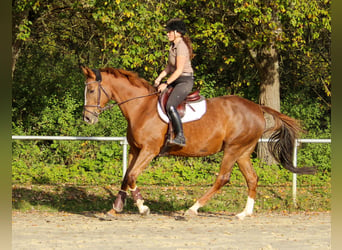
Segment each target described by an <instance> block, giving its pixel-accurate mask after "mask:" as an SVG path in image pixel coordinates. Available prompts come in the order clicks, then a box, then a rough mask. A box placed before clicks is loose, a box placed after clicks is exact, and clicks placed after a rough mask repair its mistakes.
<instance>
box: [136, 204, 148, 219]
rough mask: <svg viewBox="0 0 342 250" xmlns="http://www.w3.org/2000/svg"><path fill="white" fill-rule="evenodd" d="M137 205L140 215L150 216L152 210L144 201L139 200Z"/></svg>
mask: <svg viewBox="0 0 342 250" xmlns="http://www.w3.org/2000/svg"><path fill="white" fill-rule="evenodd" d="M136 204H137V207H138V209H139V213H140V214H142V215H148V214H150V209H149V207H148V206H145V205H144V200H137V202H136Z"/></svg>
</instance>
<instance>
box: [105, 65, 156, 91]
mask: <svg viewBox="0 0 342 250" xmlns="http://www.w3.org/2000/svg"><path fill="white" fill-rule="evenodd" d="M100 71H101V72H106V73H109V74H112V75H113V76H114V77H115V78H119V77H126V78H127V79H128V81H129V82H130V83H131V84H132V85H133V86H136V87H141V86H143V87H145V88H146V89H147V90H148V91H149V92H150V93H153V92H155V91H156V89H155V88H154V87H153V86H152V85H150V84H149V83H148V82H147V81H146V80H145V79H143V78H140V77H139V76H138V74H137V73H135V72H132V71H127V70H124V69H115V68H103V69H100Z"/></svg>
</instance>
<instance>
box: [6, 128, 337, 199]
mask: <svg viewBox="0 0 342 250" xmlns="http://www.w3.org/2000/svg"><path fill="white" fill-rule="evenodd" d="M12 140H58V141H82V140H83V141H120V143H121V145H123V153H122V157H123V159H122V164H123V166H122V173H123V176H125V173H126V171H127V146H128V142H127V138H126V137H84V136H18V135H13V136H12ZM259 142H268V139H265V138H263V139H260V140H259ZM300 143H331V139H296V142H295V147H294V152H293V166H294V167H297V150H298V146H299V145H300ZM296 197H297V174H295V173H294V174H293V180H292V198H293V203H294V205H296Z"/></svg>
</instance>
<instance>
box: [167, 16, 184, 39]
mask: <svg viewBox="0 0 342 250" xmlns="http://www.w3.org/2000/svg"><path fill="white" fill-rule="evenodd" d="M165 30H166V31H175V30H176V31H177V32H179V33H181V34H182V35H185V33H186V31H187V30H186V26H185V23H184V22H183V21H182V20H181V19H179V18H173V19H171V20H169V21H168V22H167V24H166V27H165Z"/></svg>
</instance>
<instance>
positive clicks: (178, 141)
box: [168, 106, 185, 147]
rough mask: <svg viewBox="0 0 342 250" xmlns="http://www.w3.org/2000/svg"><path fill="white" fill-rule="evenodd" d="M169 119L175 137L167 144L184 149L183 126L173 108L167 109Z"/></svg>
mask: <svg viewBox="0 0 342 250" xmlns="http://www.w3.org/2000/svg"><path fill="white" fill-rule="evenodd" d="M169 118H170V119H171V122H172V126H173V128H174V130H175V134H176V136H175V138H174V139H173V140H172V139H170V141H169V142H168V144H169V145H176V146H180V147H184V146H185V137H184V134H183V125H182V121H181V118H180V116H179V114H178V112H177V110H176V109H175V107H174V106H171V107H170V109H169Z"/></svg>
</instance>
